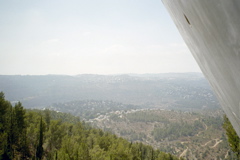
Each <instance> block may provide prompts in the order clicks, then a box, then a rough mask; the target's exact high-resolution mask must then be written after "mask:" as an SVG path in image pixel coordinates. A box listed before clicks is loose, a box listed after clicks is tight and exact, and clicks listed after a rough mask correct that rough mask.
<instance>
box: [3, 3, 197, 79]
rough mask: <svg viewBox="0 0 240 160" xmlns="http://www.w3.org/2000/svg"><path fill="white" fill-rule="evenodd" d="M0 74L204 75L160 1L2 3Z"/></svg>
mask: <svg viewBox="0 0 240 160" xmlns="http://www.w3.org/2000/svg"><path fill="white" fill-rule="evenodd" d="M0 64H1V67H0V74H22V75H25V74H34V75H36V74H68V75H76V74H83V73H91V74H121V73H163V72H200V70H199V68H198V66H197V64H196V62H195V60H194V59H193V57H192V55H191V54H190V52H189V50H188V49H187V47H186V45H185V43H184V42H183V40H182V38H181V37H180V35H179V33H178V31H177V29H176V27H175V25H174V24H173V22H172V20H171V18H170V16H169V15H168V13H167V11H166V9H165V8H164V6H163V4H162V2H161V0H151V1H149V0H38V1H36V0H2V1H0Z"/></svg>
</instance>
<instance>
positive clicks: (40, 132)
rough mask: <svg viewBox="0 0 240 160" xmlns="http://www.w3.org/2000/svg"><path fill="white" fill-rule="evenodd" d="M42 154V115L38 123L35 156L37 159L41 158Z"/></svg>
mask: <svg viewBox="0 0 240 160" xmlns="http://www.w3.org/2000/svg"><path fill="white" fill-rule="evenodd" d="M42 156H43V123H42V117H41V121H40V125H39V139H38V146H37V151H36V158H37V159H38V160H41V159H42Z"/></svg>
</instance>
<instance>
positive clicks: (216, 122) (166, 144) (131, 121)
mask: <svg viewBox="0 0 240 160" xmlns="http://www.w3.org/2000/svg"><path fill="white" fill-rule="evenodd" d="M90 121H91V122H92V124H94V125H95V126H98V127H100V128H102V129H104V130H106V131H111V132H113V133H114V134H116V135H118V136H121V137H123V138H125V139H128V140H129V141H132V142H142V143H145V144H148V145H151V146H153V147H154V148H158V149H160V150H162V151H166V152H169V153H171V154H173V155H175V156H178V157H184V158H186V159H199V160H201V159H202V160H205V159H215V158H216V159H231V158H233V157H232V156H233V155H231V151H230V147H229V146H228V143H227V139H226V136H225V131H224V129H223V128H222V124H223V111H221V110H215V111H212V112H211V111H206V112H201V113H193V112H182V111H173V110H172V111H170V110H159V109H140V110H128V111H116V112H111V113H108V114H105V115H104V116H102V115H99V117H97V118H95V119H92V120H90Z"/></svg>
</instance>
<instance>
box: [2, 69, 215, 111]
mask: <svg viewBox="0 0 240 160" xmlns="http://www.w3.org/2000/svg"><path fill="white" fill-rule="evenodd" d="M0 91H3V92H4V93H5V96H6V98H7V99H9V100H10V101H21V102H22V103H23V105H24V106H26V107H44V106H50V105H51V104H53V103H62V102H69V101H75V100H110V101H115V102H121V103H124V104H134V105H146V106H148V107H160V106H161V107H163V106H164V107H170V108H171V107H172V108H174V107H175V108H176V107H177V108H198V109H202V108H204V107H208V108H216V107H218V103H217V100H216V98H215V96H214V94H213V92H212V90H211V88H210V86H209V84H208V82H207V81H206V79H205V78H204V76H203V75H202V74H201V73H163V74H129V75H127V74H125V75H93V74H83V75H76V76H67V75H41V76H35V75H25V76H21V75H0Z"/></svg>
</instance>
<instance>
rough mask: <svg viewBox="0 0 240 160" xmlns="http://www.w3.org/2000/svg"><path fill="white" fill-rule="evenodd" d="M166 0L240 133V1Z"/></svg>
mask: <svg viewBox="0 0 240 160" xmlns="http://www.w3.org/2000/svg"><path fill="white" fill-rule="evenodd" d="M162 1H163V3H164V5H165V7H166V8H167V10H168V11H169V13H170V15H171V17H172V19H173V21H174V22H175V24H176V26H177V28H178V29H179V32H180V34H181V35H182V37H183V39H184V40H185V42H186V44H187V46H188V47H189V49H190V51H191V53H192V54H193V56H194V58H195V59H196V61H197V63H198V64H199V66H200V68H201V70H202V72H203V74H204V75H205V76H206V78H207V79H208V80H209V82H210V84H211V86H212V88H213V90H214V92H215V94H216V95H217V97H218V99H219V102H220V103H221V105H222V107H223V109H224V111H225V113H226V114H227V117H228V118H229V120H230V121H231V123H232V125H233V127H234V128H235V130H236V132H237V133H238V135H239V136H240V1H239V0H162Z"/></svg>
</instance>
